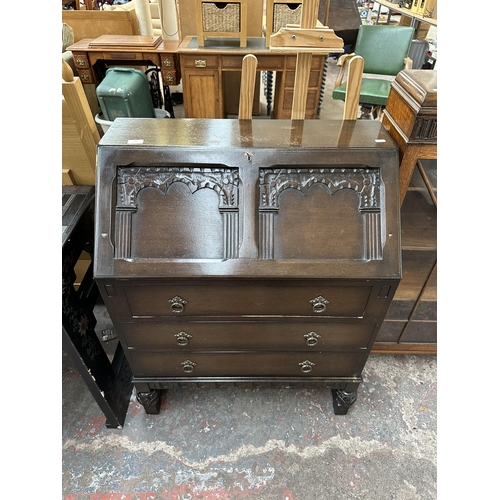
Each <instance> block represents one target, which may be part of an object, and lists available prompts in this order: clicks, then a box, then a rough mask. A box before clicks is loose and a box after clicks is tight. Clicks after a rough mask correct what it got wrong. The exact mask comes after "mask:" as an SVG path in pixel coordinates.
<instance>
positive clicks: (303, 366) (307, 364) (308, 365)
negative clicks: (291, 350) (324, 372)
mask: <svg viewBox="0 0 500 500" xmlns="http://www.w3.org/2000/svg"><path fill="white" fill-rule="evenodd" d="M314 365H315V363H313V362H312V361H309V360H308V359H306V360H305V361H302V363H299V366H300V371H301V372H302V373H309V372H311V371H312V367H313V366H314Z"/></svg>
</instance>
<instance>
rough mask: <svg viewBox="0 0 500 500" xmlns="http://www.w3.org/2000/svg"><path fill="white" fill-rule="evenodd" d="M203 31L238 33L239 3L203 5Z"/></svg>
mask: <svg viewBox="0 0 500 500" xmlns="http://www.w3.org/2000/svg"><path fill="white" fill-rule="evenodd" d="M202 8H203V10H202V12H203V15H202V19H203V31H204V32H207V33H217V32H221V33H222V32H225V33H229V32H235V33H237V32H239V31H240V4H239V3H205V2H204V3H203V4H202Z"/></svg>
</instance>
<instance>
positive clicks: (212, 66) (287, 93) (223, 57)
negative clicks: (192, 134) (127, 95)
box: [177, 36, 326, 120]
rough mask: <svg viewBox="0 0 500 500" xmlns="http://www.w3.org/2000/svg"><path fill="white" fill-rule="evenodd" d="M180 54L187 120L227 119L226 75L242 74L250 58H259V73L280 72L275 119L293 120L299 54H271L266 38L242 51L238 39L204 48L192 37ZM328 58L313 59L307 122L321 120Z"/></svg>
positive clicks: (250, 41)
mask: <svg viewBox="0 0 500 500" xmlns="http://www.w3.org/2000/svg"><path fill="white" fill-rule="evenodd" d="M177 52H178V54H179V56H180V64H181V73H182V84H183V90H184V111H185V116H186V118H224V117H225V115H226V112H225V93H226V92H227V91H228V89H225V88H224V81H223V73H224V72H229V71H233V72H234V71H241V67H242V61H243V57H245V56H246V55H247V54H253V55H255V56H256V57H257V61H258V63H257V71H269V72H273V71H276V80H275V83H274V106H273V110H272V114H271V116H272V118H278V119H287V120H289V119H290V118H291V116H292V101H293V92H294V83H295V66H296V61H297V51H294V50H293V49H290V50H289V51H283V50H280V51H279V52H277V51H273V50H270V49H269V48H267V47H266V40H265V38H248V39H247V46H246V47H240V46H239V40H237V39H234V40H231V39H219V40H214V39H212V40H208V41H206V42H205V46H204V47H198V40H197V38H196V37H193V36H188V37H186V38H185V39H184V40H183V41H182V43H181V44H180V45H179V48H178V50H177ZM325 56H326V54H322V55H320V54H315V55H314V56H313V59H312V67H311V73H310V77H309V85H308V90H307V105H306V116H305V118H317V114H318V105H319V100H320V94H321V85H322V75H323V67H324V62H325Z"/></svg>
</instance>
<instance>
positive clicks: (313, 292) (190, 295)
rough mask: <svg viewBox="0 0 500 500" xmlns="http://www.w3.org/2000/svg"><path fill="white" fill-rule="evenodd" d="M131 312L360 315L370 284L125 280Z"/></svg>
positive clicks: (189, 314)
mask: <svg viewBox="0 0 500 500" xmlns="http://www.w3.org/2000/svg"><path fill="white" fill-rule="evenodd" d="M123 288H124V291H125V295H126V297H127V300H128V304H129V307H130V312H131V314H132V316H173V317H179V316H191V315H193V316H240V315H257V316H259V315H263V316H268V315H288V316H315V317H321V316H323V317H324V316H332V317H345V318H360V317H362V316H363V315H364V312H365V308H366V304H367V302H368V297H369V296H370V291H371V287H370V286H336V287H333V286H329V287H328V286H321V285H318V286H304V287H299V286H292V285H289V286H276V285H274V286H273V284H272V283H271V284H269V285H268V286H265V285H260V284H259V285H258V286H251V285H248V286H244V285H226V284H221V285H213V284H207V285H205V286H203V285H201V286H186V285H144V286H141V285H135V286H134V285H132V286H130V285H126V286H124V287H123ZM325 300H326V301H327V302H325Z"/></svg>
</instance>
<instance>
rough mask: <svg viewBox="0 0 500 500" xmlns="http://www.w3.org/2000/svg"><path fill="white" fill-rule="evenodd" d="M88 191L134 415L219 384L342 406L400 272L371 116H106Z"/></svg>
mask: <svg viewBox="0 0 500 500" xmlns="http://www.w3.org/2000/svg"><path fill="white" fill-rule="evenodd" d="M96 185H97V202H96V257H95V279H96V281H97V283H98V286H99V289H100V291H101V294H102V296H103V298H104V301H105V304H106V306H107V308H108V311H109V313H110V316H111V318H112V320H113V323H114V326H115V328H116V331H117V334H118V336H119V338H120V341H121V343H122V345H123V346H124V350H125V354H126V356H127V359H128V361H129V363H130V366H131V369H132V372H133V376H134V378H133V382H134V384H135V386H136V390H137V397H138V400H139V401H140V402H141V403H142V404H143V406H144V408H145V410H146V412H147V413H158V411H159V407H160V395H161V391H162V390H165V389H171V388H175V387H178V386H181V387H184V386H198V387H204V386H208V387H219V386H225V385H232V386H239V385H241V386H245V387H246V386H252V387H255V386H260V385H263V386H264V385H273V386H280V387H283V386H284V387H321V388H329V389H331V390H332V392H333V408H334V411H335V413H337V414H346V413H347V410H348V408H349V407H350V405H351V404H352V403H353V402H354V401H355V400H356V393H357V388H358V386H359V384H360V383H361V382H362V370H363V367H364V365H365V362H366V360H367V358H368V355H369V353H370V349H371V347H372V344H373V342H374V340H375V337H376V335H377V332H378V330H379V327H380V325H381V324H382V321H383V319H384V316H385V313H386V311H387V308H388V307H389V304H390V302H391V300H392V297H393V296H394V293H395V291H396V288H397V286H398V283H399V281H400V279H401V242H400V219H399V176H398V151H397V148H396V146H395V145H394V143H393V142H392V140H391V138H390V136H389V135H388V134H387V132H386V131H385V129H384V128H383V127H382V126H381V124H380V123H379V122H371V121H361V120H360V121H350V122H347V121H346V122H342V121H328V120H321V121H319V120H305V121H287V120H255V121H250V120H248V121H243V120H242V121H239V120H217V119H176V120H155V119H146V118H140V119H133V118H126V119H121V118H118V119H116V120H115V122H114V123H113V125H112V126H111V127H110V129H109V130H108V132H107V133H106V135H105V136H104V137H103V138H102V139H101V141H100V143H99V145H98V173H97V184H96Z"/></svg>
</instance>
